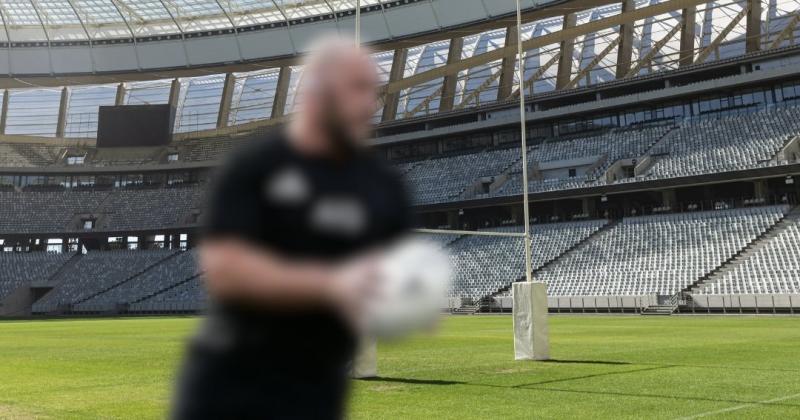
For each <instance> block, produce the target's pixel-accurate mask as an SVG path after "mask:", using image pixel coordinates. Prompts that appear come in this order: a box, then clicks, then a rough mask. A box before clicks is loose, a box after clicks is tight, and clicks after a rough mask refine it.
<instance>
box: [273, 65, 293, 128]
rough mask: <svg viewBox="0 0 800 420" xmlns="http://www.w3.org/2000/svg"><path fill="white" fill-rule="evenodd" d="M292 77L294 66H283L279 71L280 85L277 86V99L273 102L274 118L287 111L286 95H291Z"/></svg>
mask: <svg viewBox="0 0 800 420" xmlns="http://www.w3.org/2000/svg"><path fill="white" fill-rule="evenodd" d="M291 79H292V68H291V67H290V66H284V67H281V71H280V73H278V85H277V86H275V100H274V101H273V103H272V116H271V117H272V118H280V117H282V116H283V115H284V114H285V113H286V112H285V111H286V97H287V96H288V95H289V82H290V81H291Z"/></svg>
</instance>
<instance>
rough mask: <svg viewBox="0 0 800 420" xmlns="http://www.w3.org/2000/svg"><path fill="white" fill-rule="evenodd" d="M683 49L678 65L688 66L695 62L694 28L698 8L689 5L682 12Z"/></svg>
mask: <svg viewBox="0 0 800 420" xmlns="http://www.w3.org/2000/svg"><path fill="white" fill-rule="evenodd" d="M681 16H682V18H681V50H680V52H679V58H678V65H679V66H688V65H690V64H692V63H693V62H694V29H695V17H696V16H697V8H696V7H695V6H692V7H687V8H685V9H683V11H682V12H681Z"/></svg>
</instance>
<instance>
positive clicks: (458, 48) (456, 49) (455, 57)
mask: <svg viewBox="0 0 800 420" xmlns="http://www.w3.org/2000/svg"><path fill="white" fill-rule="evenodd" d="M463 49H464V38H462V37H460V36H459V37H456V38H453V39H451V40H450V48H449V49H448V52H447V64H453V63H457V62H459V61H461V52H462V51H463ZM392 64H394V63H392ZM442 83H443V84H442V96H441V99H440V102H439V111H450V110H452V109H453V103H454V102H455V96H456V84H457V83H458V72H456V73H453V74H448V75H446V76H444V81H443V82H442Z"/></svg>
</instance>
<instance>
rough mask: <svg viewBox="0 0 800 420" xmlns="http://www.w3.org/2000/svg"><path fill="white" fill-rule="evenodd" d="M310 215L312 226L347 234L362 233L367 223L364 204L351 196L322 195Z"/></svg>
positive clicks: (325, 230) (324, 230)
mask: <svg viewBox="0 0 800 420" xmlns="http://www.w3.org/2000/svg"><path fill="white" fill-rule="evenodd" d="M310 217H311V226H312V227H313V228H315V229H318V230H320V231H322V232H327V233H334V234H340V235H347V236H355V235H358V234H359V233H362V232H363V231H364V229H365V228H366V225H367V213H366V211H365V209H364V205H363V204H362V203H361V201H360V200H357V199H355V198H351V197H342V196H336V197H322V198H320V199H319V200H317V202H316V203H314V207H313V209H312V210H311V214H310Z"/></svg>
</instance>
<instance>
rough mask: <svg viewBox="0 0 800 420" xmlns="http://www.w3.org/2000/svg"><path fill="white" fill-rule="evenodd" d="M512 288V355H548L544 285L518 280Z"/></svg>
mask: <svg viewBox="0 0 800 420" xmlns="http://www.w3.org/2000/svg"><path fill="white" fill-rule="evenodd" d="M511 291H512V296H513V300H514V359H515V360H548V359H550V332H549V328H548V324H547V285H546V284H544V283H529V282H517V283H514V284H513V285H512V288H511Z"/></svg>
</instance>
